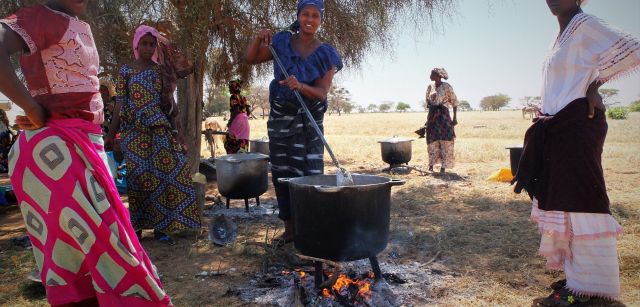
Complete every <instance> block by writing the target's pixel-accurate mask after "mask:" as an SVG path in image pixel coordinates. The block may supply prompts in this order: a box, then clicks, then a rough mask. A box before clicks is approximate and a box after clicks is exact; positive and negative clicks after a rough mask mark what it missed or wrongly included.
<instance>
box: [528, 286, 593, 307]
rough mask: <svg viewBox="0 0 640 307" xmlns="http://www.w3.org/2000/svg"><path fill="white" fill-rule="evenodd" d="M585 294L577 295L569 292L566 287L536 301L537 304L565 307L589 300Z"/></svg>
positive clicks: (548, 306) (549, 306)
mask: <svg viewBox="0 0 640 307" xmlns="http://www.w3.org/2000/svg"><path fill="white" fill-rule="evenodd" d="M589 299H590V298H589V297H587V296H579V295H575V294H573V293H571V291H569V290H568V289H560V290H556V291H553V293H551V295H549V296H548V297H547V298H545V299H542V300H540V301H538V302H537V303H538V306H547V307H565V306H572V305H578V304H581V303H585V302H588V301H589Z"/></svg>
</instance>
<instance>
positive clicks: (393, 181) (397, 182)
mask: <svg viewBox="0 0 640 307" xmlns="http://www.w3.org/2000/svg"><path fill="white" fill-rule="evenodd" d="M405 183H406V182H405V181H404V180H402V179H393V178H392V179H391V181H389V185H390V186H392V187H393V186H399V185H404V184H405Z"/></svg>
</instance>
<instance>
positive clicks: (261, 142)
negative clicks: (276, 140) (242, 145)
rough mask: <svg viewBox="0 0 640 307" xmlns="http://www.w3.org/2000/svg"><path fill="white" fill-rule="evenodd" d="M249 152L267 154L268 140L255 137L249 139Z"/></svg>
mask: <svg viewBox="0 0 640 307" xmlns="http://www.w3.org/2000/svg"><path fill="white" fill-rule="evenodd" d="M249 152H256V153H261V154H263V155H267V156H268V155H269V152H270V151H269V140H268V139H256V140H249Z"/></svg>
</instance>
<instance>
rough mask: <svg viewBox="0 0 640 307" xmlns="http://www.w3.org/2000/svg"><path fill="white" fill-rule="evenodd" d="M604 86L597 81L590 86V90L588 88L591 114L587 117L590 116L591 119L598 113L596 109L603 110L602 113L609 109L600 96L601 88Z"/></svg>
mask: <svg viewBox="0 0 640 307" xmlns="http://www.w3.org/2000/svg"><path fill="white" fill-rule="evenodd" d="M602 84H603V83H600V82H599V81H597V80H596V81H593V82H592V83H591V84H589V88H587V101H588V102H589V114H587V116H589V118H593V116H594V115H595V112H596V108H598V109H600V110H602V112H606V111H607V108H606V107H605V106H604V103H603V102H602V96H600V92H599V89H600V86H602Z"/></svg>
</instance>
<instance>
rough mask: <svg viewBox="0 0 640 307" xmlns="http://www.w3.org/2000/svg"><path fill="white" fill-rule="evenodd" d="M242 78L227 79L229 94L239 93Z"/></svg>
mask: <svg viewBox="0 0 640 307" xmlns="http://www.w3.org/2000/svg"><path fill="white" fill-rule="evenodd" d="M242 83H243V82H242V80H240V79H235V80H231V81H229V92H230V93H231V94H240V91H241V88H242Z"/></svg>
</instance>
